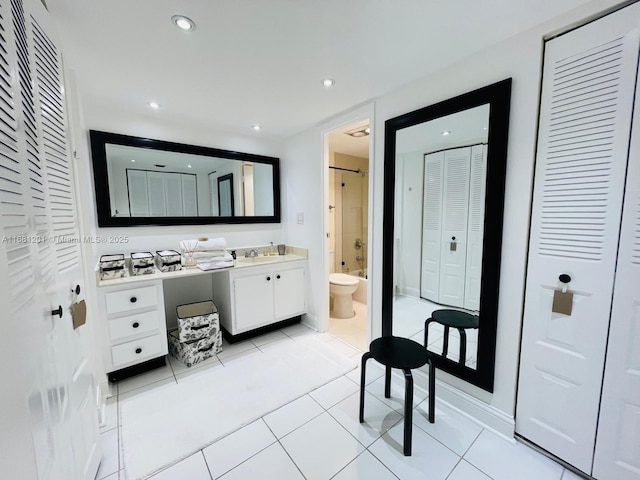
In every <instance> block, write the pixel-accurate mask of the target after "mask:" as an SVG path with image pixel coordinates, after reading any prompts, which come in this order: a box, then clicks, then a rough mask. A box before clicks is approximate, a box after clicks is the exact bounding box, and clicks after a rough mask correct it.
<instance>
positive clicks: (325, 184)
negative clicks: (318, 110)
mask: <svg viewBox="0 0 640 480" xmlns="http://www.w3.org/2000/svg"><path fill="white" fill-rule="evenodd" d="M367 119H368V120H369V126H370V133H369V179H368V182H369V183H368V189H369V191H368V203H369V205H368V208H367V222H368V236H367V259H368V265H367V271H368V272H371V271H372V269H371V264H372V261H373V262H374V263H375V259H374V258H373V241H372V239H373V238H374V233H375V232H374V230H373V227H374V225H373V207H374V204H375V202H374V196H375V192H374V188H373V184H374V178H375V175H374V173H375V172H374V170H375V165H374V163H375V162H374V157H375V156H374V143H375V141H374V140H375V128H374V127H375V109H374V104H373V103H369V104H366V105H362V106H360V107H358V108H355V109H354V110H351V111H349V112H346V113H343V114H341V115H339V116H337V117H335V118H333V119H332V120H330V121H328V122H327V123H325V124H324V125H322V127H321V129H320V135H321V144H322V169H321V171H322V196H321V197H322V198H321V202H320V208H321V209H322V215H321V218H322V225H323V227H322V237H323V242H322V245H323V248H322V271H323V279H324V281H323V282H322V299H323V301H322V302H320V305H319V306H318V330H319V331H320V332H327V331H328V330H329V314H330V312H329V272H330V269H329V238H328V237H327V234H328V232H329V218H330V216H329V133H331V132H332V131H333V130H336V129H338V128H341V127H344V126H346V125H350V124H353V123H356V122H361V121H363V120H367ZM368 277H369V278H368V279H367V343H368V342H370V341H371V338H372V331H373V327H374V326H373V317H372V315H371V312H372V309H371V308H370V305H371V298H372V292H373V288H372V282H371V275H368Z"/></svg>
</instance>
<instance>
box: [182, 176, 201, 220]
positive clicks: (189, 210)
mask: <svg viewBox="0 0 640 480" xmlns="http://www.w3.org/2000/svg"><path fill="white" fill-rule="evenodd" d="M181 181H182V214H183V215H185V216H187V217H196V216H198V187H197V185H196V176H195V175H189V174H183V175H181Z"/></svg>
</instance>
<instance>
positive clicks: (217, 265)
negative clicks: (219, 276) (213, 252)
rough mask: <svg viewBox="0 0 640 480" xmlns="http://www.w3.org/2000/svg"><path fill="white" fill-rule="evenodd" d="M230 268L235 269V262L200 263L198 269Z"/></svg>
mask: <svg viewBox="0 0 640 480" xmlns="http://www.w3.org/2000/svg"><path fill="white" fill-rule="evenodd" d="M228 267H233V261H231V262H207V263H198V268H199V269H200V270H215V269H216V268H228Z"/></svg>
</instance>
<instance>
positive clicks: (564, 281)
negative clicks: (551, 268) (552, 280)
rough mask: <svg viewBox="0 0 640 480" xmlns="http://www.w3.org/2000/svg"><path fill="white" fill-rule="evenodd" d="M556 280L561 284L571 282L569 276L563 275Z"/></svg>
mask: <svg viewBox="0 0 640 480" xmlns="http://www.w3.org/2000/svg"><path fill="white" fill-rule="evenodd" d="M558 280H560V282H562V283H569V282H570V281H571V276H570V275H567V274H566V273H563V274H562V275H560V276H559V277H558Z"/></svg>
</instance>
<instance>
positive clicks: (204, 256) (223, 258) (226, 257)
mask: <svg viewBox="0 0 640 480" xmlns="http://www.w3.org/2000/svg"><path fill="white" fill-rule="evenodd" d="M186 259H187V254H186V253H183V254H182V260H183V263H184V262H185V261H186ZM193 259H194V260H195V261H196V263H205V262H231V261H233V257H232V256H231V254H230V253H227V252H224V254H222V255H211V254H210V253H209V252H193Z"/></svg>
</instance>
